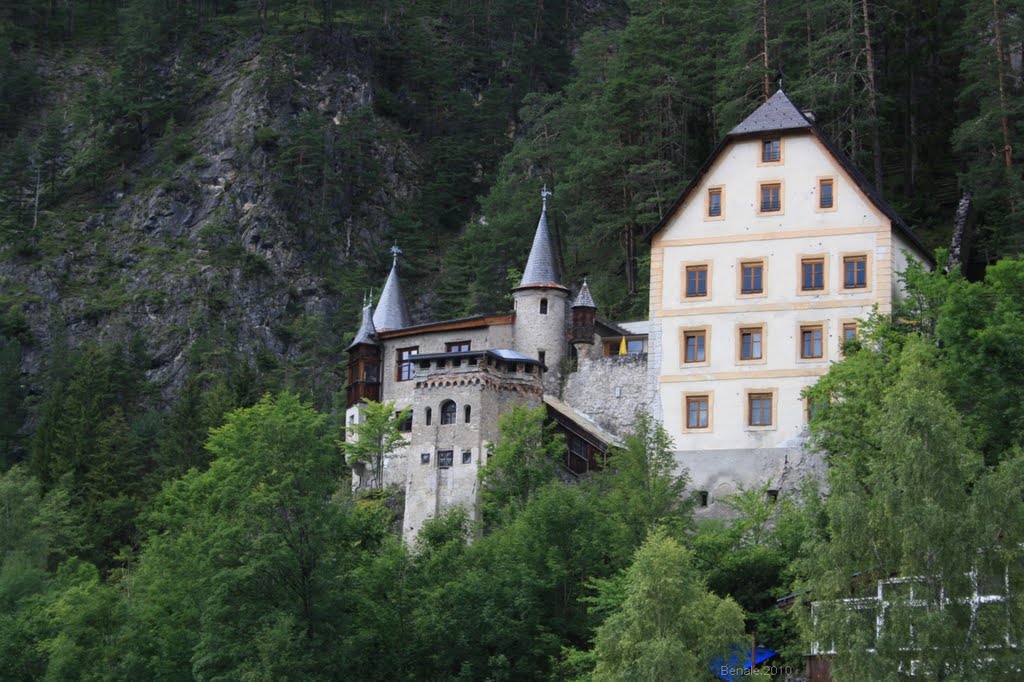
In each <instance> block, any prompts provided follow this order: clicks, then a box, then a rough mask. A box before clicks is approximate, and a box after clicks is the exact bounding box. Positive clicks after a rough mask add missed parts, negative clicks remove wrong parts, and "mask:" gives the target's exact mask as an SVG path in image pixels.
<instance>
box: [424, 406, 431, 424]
mask: <svg viewBox="0 0 1024 682" xmlns="http://www.w3.org/2000/svg"><path fill="white" fill-rule="evenodd" d="M424 410H425V411H424V412H423V421H424V423H425V424H426V425H427V426H430V408H429V407H427V408H424Z"/></svg>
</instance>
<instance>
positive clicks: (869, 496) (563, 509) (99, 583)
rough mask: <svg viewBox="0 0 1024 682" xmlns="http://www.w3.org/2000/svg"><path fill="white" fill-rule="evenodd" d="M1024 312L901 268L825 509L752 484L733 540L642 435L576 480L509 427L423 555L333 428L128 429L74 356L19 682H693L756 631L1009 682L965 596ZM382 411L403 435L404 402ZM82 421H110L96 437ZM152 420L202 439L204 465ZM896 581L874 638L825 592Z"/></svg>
mask: <svg viewBox="0 0 1024 682" xmlns="http://www.w3.org/2000/svg"><path fill="white" fill-rule="evenodd" d="M1022 300H1024V263H1022V262H1021V261H1015V260H1014V261H1011V260H1007V261H1003V262H1000V263H998V264H996V265H995V266H993V267H992V268H990V271H989V276H988V277H987V278H986V279H985V280H984V281H983V282H977V283H971V282H969V281H967V280H965V279H964V278H963V277H962V276H961V275H960V274H959V273H958V272H957V271H955V270H954V272H953V273H952V274H945V273H944V272H942V271H941V270H940V271H937V272H934V273H929V272H924V271H923V270H920V269H917V268H912V269H911V271H910V272H909V273H908V297H907V299H906V301H905V303H904V304H903V307H902V309H901V310H898V311H897V313H896V314H895V315H894V316H892V318H891V319H886V318H882V317H878V318H876V319H874V320H872V321H871V322H870V324H867V325H866V326H865V328H864V330H863V332H862V335H861V337H860V338H859V339H858V342H857V343H850V344H848V345H847V346H846V349H845V357H844V359H843V360H842V361H840V362H838V363H836V364H835V365H834V366H833V367H832V369H831V371H830V372H829V373H828V374H827V375H826V376H825V377H824V378H823V379H822V380H821V381H820V382H819V383H818V385H817V386H816V387H815V388H814V389H812V390H811V391H810V396H809V397H810V399H811V403H812V405H813V406H814V413H815V414H814V417H813V420H812V430H813V435H814V438H816V442H817V444H818V445H820V446H821V447H822V448H824V449H825V450H826V451H827V453H828V459H829V463H830V469H829V473H828V484H829V488H828V494H827V495H822V494H821V492H820V491H819V490H818V489H817V487H816V486H815V485H811V484H809V485H808V486H806V487H805V488H804V489H803V490H802V491H800V493H799V494H795V493H794V494H790V495H783V497H782V498H780V499H779V500H778V501H773V500H771V499H769V498H768V497H767V496H766V494H765V492H766V488H767V486H766V487H764V488H755V489H750V490H741V491H740V492H739V493H738V494H737V495H735V496H733V497H732V498H730V499H729V500H727V503H728V504H729V506H731V507H732V508H733V509H734V511H735V513H736V516H735V518H734V519H733V520H732V521H730V522H729V523H721V522H709V521H705V522H701V523H696V522H695V521H694V520H693V518H692V511H691V510H692V504H691V501H690V500H687V499H686V498H685V497H684V495H683V491H684V489H685V487H686V483H687V479H686V476H685V472H677V471H676V470H675V467H674V462H673V460H672V455H671V452H672V444H671V442H670V440H669V439H668V438H667V436H666V435H665V433H664V431H663V430H662V429H661V428H660V427H659V426H658V425H657V424H656V423H655V422H653V421H652V420H651V419H650V418H648V417H646V416H644V415H640V416H639V417H638V419H637V423H636V425H635V430H634V432H633V433H632V434H631V435H630V436H629V437H628V438H627V439H626V442H625V444H624V446H625V447H624V448H623V449H621V450H618V451H615V452H613V453H612V454H611V456H610V459H609V465H608V466H607V467H606V468H605V469H604V470H603V471H601V472H598V473H595V474H593V475H591V476H590V477H588V478H585V479H583V480H580V481H577V482H576V483H574V484H566V483H563V482H561V481H559V480H558V479H557V475H556V474H557V466H556V464H555V459H556V456H557V450H556V446H558V445H559V443H558V439H555V438H552V436H551V434H550V433H548V432H547V429H546V428H545V427H544V424H543V419H542V413H541V412H539V411H532V412H531V411H529V410H524V409H517V410H514V411H512V412H510V413H509V415H506V417H505V418H504V419H503V420H502V423H501V438H500V439H499V441H498V443H499V445H498V446H497V447H496V448H495V450H494V453H493V456H492V458H491V461H490V462H489V464H488V466H487V467H485V469H484V470H483V472H484V473H483V476H482V480H481V484H482V486H483V489H484V492H483V495H482V497H483V499H484V501H485V503H486V506H485V510H484V511H485V513H486V514H487V516H486V518H485V523H479V524H478V523H474V522H472V521H471V520H470V519H469V518H468V516H467V514H466V511H465V510H464V509H461V508H453V509H449V510H446V511H445V512H443V513H442V514H440V515H439V516H437V517H436V518H434V519H432V520H430V521H429V522H428V523H426V524H425V526H424V527H423V529H422V531H421V533H420V535H419V536H418V538H416V539H415V541H414V542H412V543H406V542H405V541H403V540H402V539H400V538H398V537H397V536H396V535H395V533H394V527H395V521H396V514H398V513H400V502H397V503H396V501H397V500H398V499H399V498H400V496H396V495H393V494H392V491H389V490H387V489H385V490H383V491H379V490H372V491H367V493H364V494H360V495H353V494H352V492H351V491H352V486H351V483H350V480H349V477H348V472H347V469H346V467H345V464H344V453H343V450H344V449H345V448H348V447H350V446H346V445H344V444H343V441H342V439H341V425H340V424H339V423H338V421H337V420H336V418H335V417H333V416H331V415H328V414H324V413H321V412H318V411H317V410H315V409H314V408H313V407H311V406H310V405H308V404H305V403H303V402H301V401H300V400H299V399H298V398H297V397H296V396H295V394H293V393H289V392H283V393H280V394H277V395H276V396H271V395H267V396H265V397H264V398H263V399H261V400H260V401H258V402H257V403H256V404H255V405H253V406H251V407H248V408H241V409H234V410H230V407H231V405H232V404H233V403H234V402H235V401H240V400H244V399H243V398H239V397H238V394H236V393H234V392H232V391H229V389H228V386H227V385H226V384H225V385H220V384H216V385H214V386H212V387H211V390H209V391H206V392H204V393H203V397H202V398H196V399H195V400H194V402H196V403H197V405H198V407H197V409H196V410H193V411H186V410H184V409H183V408H181V407H178V408H176V409H175V410H174V411H173V413H172V415H171V418H170V420H161V419H160V418H159V417H158V416H152V415H148V414H147V413H139V412H138V411H132V410H127V411H124V413H123V416H119V415H121V410H122V409H125V408H127V406H129V405H130V404H131V403H130V402H124V401H125V400H126V399H127V397H128V396H131V395H132V394H133V391H137V390H138V387H139V386H140V383H139V381H138V378H137V369H133V368H135V367H136V364H133V363H136V362H138V361H132V360H131V354H130V353H127V352H126V351H118V352H117V353H115V352H113V351H101V350H99V349H86V350H84V351H82V352H81V353H70V354H69V356H68V359H67V360H66V361H65V365H63V366H64V367H65V369H64V370H63V371H62V373H61V376H60V381H61V382H62V383H61V384H60V385H61V386H62V389H61V390H60V391H59V392H57V393H55V394H54V395H52V396H49V397H48V398H47V401H48V403H51V404H50V406H48V407H47V409H46V410H45V411H44V413H45V414H47V415H49V416H48V417H47V419H46V421H45V423H44V424H43V425H41V426H40V430H39V434H40V435H39V439H38V440H35V441H34V443H33V458H32V460H31V461H30V462H29V464H30V465H31V467H32V468H31V470H30V469H29V468H28V467H26V466H25V465H16V466H14V467H12V468H11V469H9V470H8V471H7V472H6V473H5V474H3V475H2V477H0V634H2V635H3V636H2V637H0V642H2V643H0V660H2V661H3V662H4V669H5V671H8V674H9V676H10V677H12V678H14V679H34V678H38V677H52V678H60V679H78V678H89V677H102V676H111V675H112V676H115V677H126V678H143V679H156V678H159V679H190V678H199V679H206V678H224V677H239V676H245V677H250V676H251V677H262V676H266V675H276V676H299V677H302V678H303V679H339V678H355V679H450V680H463V679H465V680H468V679H488V678H489V679H519V678H530V679H548V678H551V679H595V680H596V679H622V678H624V677H633V678H635V677H641V678H644V679H673V678H680V677H684V678H687V679H700V678H701V677H702V676H706V675H710V667H709V666H708V664H709V662H710V661H712V660H714V659H715V658H717V657H718V656H720V655H722V654H723V653H724V652H725V650H726V649H728V648H732V647H736V648H738V650H741V651H742V650H744V648H745V647H747V646H749V645H750V641H751V638H752V637H754V638H756V640H757V641H758V642H760V643H764V644H767V645H768V646H770V647H771V648H774V649H776V650H778V651H780V653H781V655H782V659H781V660H782V661H783V662H786V663H789V664H792V665H796V666H800V665H801V662H802V660H803V656H804V654H805V653H806V652H807V651H808V650H809V649H810V648H811V646H812V643H813V642H815V641H817V642H831V643H833V645H834V647H835V651H836V655H835V658H834V663H835V672H836V675H837V679H856V680H863V679H870V680H888V679H892V678H893V677H894V676H895V675H896V673H897V671H898V669H899V668H900V666H901V665H902V666H906V665H908V661H909V658H911V657H912V658H913V659H914V660H915V661H917V663H916V665H917V666H919V669H920V670H927V671H930V672H929V674H933V675H934V676H936V677H938V676H942V675H946V676H948V677H950V678H951V679H1005V677H1006V675H1007V671H1008V670H1012V669H1013V668H1014V666H1017V665H1019V664H1020V660H1019V654H1018V653H1017V652H1016V650H1015V649H1012V648H1005V647H1004V648H996V649H992V648H990V645H991V644H993V643H997V642H1001V641H1005V638H1006V637H1007V636H1009V637H1010V638H1011V639H1016V638H1019V637H1021V636H1022V635H1024V633H1022V632H1020V624H1021V623H1024V614H1022V613H1021V602H1020V599H1019V597H1018V596H1016V594H1015V593H1013V594H1012V595H1011V596H1012V598H1011V599H1009V600H1006V601H1001V602H993V603H991V604H989V605H987V606H985V607H984V608H982V609H980V610H978V611H976V612H974V611H972V609H971V608H969V605H968V602H965V601H958V600H963V599H966V598H967V596H968V595H970V594H971V593H972V591H973V590H974V589H975V587H977V588H978V589H979V590H981V591H982V593H986V594H1000V591H1001V590H1004V589H1005V584H1006V581H1007V580H1008V581H1009V584H1010V585H1011V586H1012V585H1019V584H1020V581H1021V578H1022V577H1024V576H1022V575H1021V573H1020V571H1021V566H1024V561H1022V557H1021V547H1024V507H1022V505H1024V502H1022V500H1024V489H1022V486H1024V472H1022V470H1021V466H1022V463H1024V457H1022V455H1021V453H1022V452H1024V450H1022V442H1021V441H1022V439H1024V431H1022V430H1021V429H1019V428H1017V426H1018V425H1019V424H1020V423H1024V420H1021V419H1019V418H1018V416H1017V411H1019V410H1020V404H1019V402H1017V401H1013V400H1010V399H1009V398H1008V397H1007V396H1010V395H1012V394H1013V391H1014V390H1015V387H1016V386H1018V385H1019V380H1020V377H1019V366H1020V365H1019V363H1017V362H1016V360H1014V357H1013V355H1012V349H1010V350H1007V351H1006V353H1004V354H1002V355H1000V353H997V352H996V348H997V347H1000V346H1001V344H1003V343H1004V342H1006V343H1008V342H1007V340H1008V339H1015V338H1018V337H1019V336H1020V334H1021V333H1024V329H1022V328H1021V326H1022V324H1024V322H1022V321H1024V314H1022V313H1021V310H1020V305H1021V303H1020V302H1021V301H1022ZM954 321H957V323H956V324H953V322H954ZM1007 348H1009V346H1007ZM986 365H991V368H990V370H991V371H989V369H988V368H986ZM963 368H970V369H969V371H970V373H971V374H970V376H971V377H972V378H973V380H970V381H969V380H968V379H967V377H965V376H964V371H963ZM102 382H106V384H105V385H106V386H107V387H108V388H107V390H101V388H102V386H101V383H102ZM369 408H370V409H375V410H377V411H378V412H379V416H380V420H378V421H379V422H380V423H379V424H378V427H379V428H380V431H381V433H382V434H384V436H385V437H387V436H388V435H389V434H391V435H394V434H395V432H396V431H397V426H396V424H397V420H398V419H399V418H400V417H401V415H397V416H396V415H395V411H394V409H393V406H391V405H388V404H386V403H385V404H383V405H370V406H369ZM222 410H229V411H228V413H227V414H226V415H225V414H224V413H223V412H222ZM97 411H101V412H104V413H107V414H110V415H114V416H115V418H116V419H117V420H118V423H123V425H122V426H120V427H119V428H118V429H111V428H106V427H105V428H104V431H103V433H97V432H95V431H94V430H91V427H90V424H91V423H92V422H93V421H95V419H92V420H90V419H88V418H87V417H88V416H89V415H95V414H98V412H97ZM212 415H216V417H214V416H212ZM153 420H155V422H154V421H153ZM168 421H173V423H175V424H176V425H178V426H179V427H181V428H182V430H183V432H184V431H188V430H189V429H193V430H197V429H202V430H203V431H204V433H208V435H207V436H205V437H203V438H202V439H201V440H202V441H203V442H204V454H203V455H202V456H201V457H200V456H197V455H196V454H195V453H192V452H191V448H192V445H193V444H194V442H195V441H196V439H198V438H199V437H198V436H196V435H193V436H192V437H191V438H190V439H181V438H171V437H170V436H169V435H168V433H167V423H168ZM102 423H103V421H102V420H100V421H99V422H97V424H102ZM218 424H219V425H218ZM147 425H148V426H147ZM210 426H213V428H212V429H210ZM207 430H208V431H207ZM146 433H149V434H151V435H150V437H149V439H148V440H146V439H145V438H143V435H144V434H146ZM109 434H115V435H116V434H120V435H119V436H118V438H119V439H120V440H117V439H114V438H113V437H112V436H110V435H109ZM371 435H372V434H371ZM367 441H368V442H370V444H371V445H373V444H375V443H378V442H379V441H378V440H374V439H372V438H368V439H367ZM371 441H372V442H371ZM77 443H80V444H81V447H73V446H74V445H75V444H77ZM44 448H45V449H44ZM385 449H386V448H385ZM372 450H373V448H371V451H369V452H368V453H364V455H365V456H368V457H369V458H370V459H371V460H372V459H373V452H372ZM381 452H384V451H383V450H381ZM44 453H46V454H45V456H44ZM167 453H177V454H175V455H174V456H170V455H168V454H167ZM350 454H352V453H350ZM101 455H102V457H103V459H102V460H100V459H97V458H98V457H100V456H101ZM384 456H386V453H385V455H384ZM186 465H187V468H186ZM139 467H142V469H141V471H140V468H139ZM32 472H35V475H33V473H32ZM125 472H126V473H125ZM119 476H120V477H119ZM161 482H162V485H161ZM891 578H898V579H901V580H902V581H903V582H898V583H896V586H889V587H886V588H885V589H886V590H887V592H886V595H887V598H888V599H889V604H888V606H887V607H886V610H885V622H886V625H885V627H884V628H883V631H882V636H881V637H877V638H876V637H875V623H876V619H875V615H876V611H874V610H873V609H877V608H878V607H877V605H872V602H871V601H870V600H869V601H867V602H863V601H862V602H859V605H860V607H861V608H859V609H851V608H849V606H848V605H846V604H845V603H843V602H841V601H839V600H841V599H845V598H849V597H854V598H864V597H871V596H873V595H874V594H875V593H876V591H877V587H876V585H877V581H878V580H888V579H891ZM900 585H902V586H904V587H902V588H901V587H900ZM911 586H912V588H913V598H912V600H911V594H910V589H911ZM787 594H790V595H795V596H791V597H790V598H789V600H788V601H787V604H790V605H791V606H790V608H788V609H780V608H777V607H776V599H778V598H779V597H782V596H783V595H787ZM812 603H813V606H812ZM923 605H926V606H927V608H922V606H923ZM869 646H870V647H872V648H873V649H874V650H875V651H874V652H872V653H869V652H867V651H866V648H867V647H869Z"/></svg>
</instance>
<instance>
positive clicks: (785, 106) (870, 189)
mask: <svg viewBox="0 0 1024 682" xmlns="http://www.w3.org/2000/svg"><path fill="white" fill-rule="evenodd" d="M787 131H788V132H807V133H809V134H811V135H814V137H816V138H817V139H818V140H819V141H820V142H821V143H822V145H823V146H824V147H825V148H826V149H827V150H828V151H829V153H830V154H831V155H832V157H833V158H834V159H835V160H836V162H837V163H838V164H839V165H840V166H841V167H842V169H843V170H844V171H846V173H847V174H848V175H849V176H850V178H851V179H852V180H853V181H854V183H855V184H856V185H857V188H858V189H860V191H861V192H862V193H863V194H864V195H865V196H866V197H867V198H868V200H869V201H870V202H871V203H872V204H873V205H874V206H875V208H877V209H878V210H879V211H881V212H882V213H884V214H885V216H886V217H887V218H888V219H889V220H890V221H892V224H893V225H894V226H895V227H896V229H897V230H898V231H899V232H900V233H901V234H902V235H903V236H904V237H906V239H907V241H909V242H910V243H911V244H913V245H914V246H916V247H917V248H918V249H919V250H920V251H921V253H922V254H923V255H924V256H925V257H926V258H927V259H928V260H929V261H930V262H931V263H932V264H933V265H934V263H935V259H934V257H933V256H932V254H931V251H930V250H929V249H928V247H926V246H925V245H924V244H923V243H922V242H921V240H920V239H919V238H918V236H917V235H916V234H914V231H913V230H911V229H910V227H909V226H908V225H907V224H906V223H905V222H903V219H902V218H900V216H899V214H897V213H896V209H894V208H893V207H892V206H891V205H890V204H889V202H888V201H886V200H885V197H883V196H882V194H881V192H879V191H878V189H876V188H875V186H874V184H872V183H871V182H870V181H869V180H868V179H867V178H866V177H865V176H864V174H863V173H861V172H860V170H858V169H857V167H856V166H855V165H854V164H853V161H851V160H850V158H849V157H848V156H847V155H846V154H845V153H844V152H843V151H842V150H841V149H839V148H838V147H836V146H835V145H834V144H833V143H832V141H831V140H829V139H828V136H827V135H825V133H824V132H822V130H821V129H820V128H818V126H817V125H815V124H814V123H813V122H811V121H810V120H808V118H807V117H806V116H804V115H803V113H801V111H800V110H799V109H798V108H797V106H796V105H795V104H793V101H792V100H790V99H789V97H787V96H786V94H785V93H784V92H783V91H782V90H779V91H778V92H776V93H775V94H774V95H772V96H771V97H770V98H769V99H768V101H767V102H765V103H764V104H762V105H761V106H759V107H758V108H757V109H756V110H754V113H752V114H750V115H749V116H747V117H746V118H745V119H743V121H742V122H740V124H739V125H737V126H736V127H735V128H733V129H732V130H730V131H729V134H728V135H726V136H725V137H724V138H722V140H721V141H720V142H719V143H718V145H717V146H716V147H715V149H714V151H712V152H711V155H710V156H708V158H707V159H706V160H705V161H704V164H703V165H702V166H701V167H700V168H699V169H698V170H697V173H696V174H695V175H694V176H693V179H692V180H690V183H689V184H688V185H687V186H686V188H685V189H684V190H683V192H682V194H680V195H679V198H678V199H676V201H675V203H674V204H672V207H671V208H670V209H669V210H668V211H666V212H665V215H664V216H662V218H661V220H660V221H659V222H658V224H657V225H655V226H654V227H653V228H652V229H651V230H650V231H649V232H648V233H647V239H648V241H650V240H651V239H652V238H653V237H654V235H656V234H657V233H658V232H660V231H661V230H662V229H663V228H664V227H665V226H666V225H667V224H668V222H669V221H670V220H671V219H672V217H673V216H674V215H675V214H676V212H677V211H678V210H679V208H680V207H681V206H682V205H683V202H685V201H686V199H687V197H689V196H690V193H691V192H693V190H694V189H696V188H697V187H698V186H699V185H700V182H701V180H702V179H703V178H704V176H705V175H707V173H708V171H710V170H711V167H712V166H713V165H714V163H715V161H716V160H718V157H719V156H721V154H722V152H723V151H725V149H726V147H728V146H729V145H730V144H732V142H734V141H735V140H737V139H742V138H744V137H751V136H756V135H764V134H765V133H780V132H787Z"/></svg>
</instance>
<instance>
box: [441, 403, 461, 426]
mask: <svg viewBox="0 0 1024 682" xmlns="http://www.w3.org/2000/svg"><path fill="white" fill-rule="evenodd" d="M456 412H457V409H456V407H455V403H454V402H452V401H451V400H446V401H444V402H443V403H441V424H442V425H444V424H454V423H455V413H456Z"/></svg>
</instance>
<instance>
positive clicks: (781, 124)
mask: <svg viewBox="0 0 1024 682" xmlns="http://www.w3.org/2000/svg"><path fill="white" fill-rule="evenodd" d="M810 127H812V124H811V122H810V121H808V120H807V117H806V116H804V115H803V114H802V113H801V112H800V110H799V109H797V108H796V105H795V104H793V102H792V101H791V100H790V99H789V98H788V97H786V94H785V93H784V92H782V90H779V91H778V92H776V93H775V94H774V95H772V96H771V97H769V98H768V101H767V102H765V103H764V104H762V105H761V106H759V107H758V108H757V109H756V110H754V113H752V114H751V115H750V116H747V117H746V118H745V119H743V121H741V122H740V124H739V125H738V126H736V127H735V128H733V129H732V130H730V131H729V135H748V134H752V133H767V132H779V131H783V130H801V129H804V128H810Z"/></svg>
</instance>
